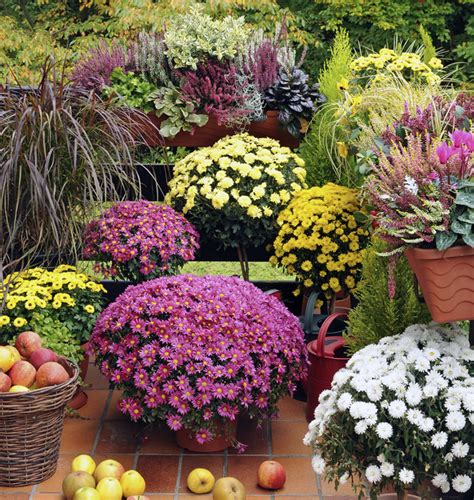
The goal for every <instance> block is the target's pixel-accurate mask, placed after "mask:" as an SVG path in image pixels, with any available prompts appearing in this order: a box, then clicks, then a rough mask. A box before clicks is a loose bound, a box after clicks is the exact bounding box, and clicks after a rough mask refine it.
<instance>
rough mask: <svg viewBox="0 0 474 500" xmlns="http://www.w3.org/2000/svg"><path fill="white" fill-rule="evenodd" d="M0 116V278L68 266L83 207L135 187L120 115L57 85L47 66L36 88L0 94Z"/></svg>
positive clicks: (125, 120) (126, 123) (131, 138)
mask: <svg viewBox="0 0 474 500" xmlns="http://www.w3.org/2000/svg"><path fill="white" fill-rule="evenodd" d="M17 90H18V89H17ZM0 109H1V110H2V112H1V114H0V130H2V134H1V136H0V157H1V168H0V172H1V173H0V224H1V226H0V279H3V277H4V276H5V275H6V274H9V273H11V272H12V271H14V270H16V269H20V268H25V267H31V264H32V262H34V265H36V266H41V265H43V263H48V264H49V265H53V267H54V263H56V265H57V264H59V263H61V262H65V261H66V262H67V261H74V260H75V259H74V257H75V256H77V254H78V253H79V249H78V247H79V245H80V242H81V237H80V235H81V234H82V228H83V224H84V222H85V220H87V217H88V214H89V210H90V206H91V203H93V202H99V203H101V202H103V201H105V200H113V199H119V192H123V189H127V190H131V189H133V188H134V187H135V172H134V168H133V151H134V148H135V146H136V144H137V141H136V134H134V133H132V130H133V128H134V124H133V122H131V120H130V118H129V117H128V116H127V115H126V114H125V113H124V112H123V111H120V110H118V109H117V108H116V107H113V108H112V107H111V106H110V105H108V104H107V103H105V102H104V101H102V99H101V98H100V97H99V96H97V95H93V94H90V93H89V92H86V91H84V90H80V89H77V88H72V87H71V86H69V85H65V84H64V79H63V78H61V75H58V74H57V73H56V72H55V68H54V67H51V66H50V65H46V66H45V69H44V72H43V78H42V80H41V83H40V85H39V86H38V87H37V88H36V89H34V90H30V91H28V92H21V91H17V92H13V91H10V90H9V89H8V88H7V89H6V90H5V92H2V93H1V94H0ZM111 179H115V180H116V182H111Z"/></svg>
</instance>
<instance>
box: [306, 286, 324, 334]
mask: <svg viewBox="0 0 474 500" xmlns="http://www.w3.org/2000/svg"><path fill="white" fill-rule="evenodd" d="M320 293H321V292H316V291H314V290H313V291H312V292H311V293H310V294H309V297H308V302H307V303H306V309H305V311H304V322H303V331H304V333H305V334H306V335H310V334H311V332H312V331H313V320H314V308H315V306H316V301H317V300H318V297H319V295H320Z"/></svg>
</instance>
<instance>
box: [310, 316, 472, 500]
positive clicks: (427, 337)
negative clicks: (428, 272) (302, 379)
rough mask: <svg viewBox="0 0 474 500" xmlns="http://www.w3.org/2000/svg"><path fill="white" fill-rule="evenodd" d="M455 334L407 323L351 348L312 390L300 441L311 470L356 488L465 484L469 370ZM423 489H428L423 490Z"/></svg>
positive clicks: (463, 488)
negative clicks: (309, 453) (326, 385)
mask: <svg viewBox="0 0 474 500" xmlns="http://www.w3.org/2000/svg"><path fill="white" fill-rule="evenodd" d="M473 361H474V350H472V349H470V347H469V342H468V339H467V336H466V335H465V333H464V332H463V331H462V330H461V329H460V328H459V327H458V326H457V325H455V324H454V323H453V324H452V325H450V326H446V327H443V326H441V325H436V324H432V325H411V326H409V327H408V328H407V329H406V330H405V331H404V332H403V333H402V334H400V335H396V336H393V337H385V338H383V339H381V340H380V341H379V342H377V343H376V344H372V345H368V346H367V347H365V348H364V349H362V350H360V351H358V352H357V353H356V354H354V356H352V358H351V359H350V361H349V362H348V363H347V367H346V368H343V369H342V370H339V371H338V372H337V373H336V374H335V376H334V379H333V382H332V386H331V389H330V390H328V391H324V392H322V393H321V395H320V398H319V406H318V407H317V408H316V410H315V412H314V420H313V421H312V422H311V423H310V424H309V430H308V433H307V434H306V436H305V438H304V443H305V444H306V445H308V446H311V447H312V449H313V453H314V456H313V460H312V465H313V469H314V470H315V472H316V473H318V474H322V473H325V475H326V477H327V479H328V480H329V481H334V482H335V484H336V488H338V487H339V485H340V484H343V483H345V482H347V481H349V480H350V481H351V483H352V486H353V488H354V490H355V491H356V492H357V493H360V496H363V495H364V494H365V495H369V496H370V498H371V499H374V500H375V499H377V498H379V496H378V495H380V494H381V493H382V492H383V490H384V488H386V487H387V486H389V485H390V486H391V487H394V488H395V490H396V492H397V493H398V494H399V495H400V494H402V493H403V492H404V491H406V490H411V491H416V490H417V488H418V487H420V486H422V485H424V484H426V482H430V483H431V484H432V485H433V486H434V487H435V488H439V489H440V490H441V491H439V493H438V494H436V495H434V496H435V497H436V498H439V497H441V492H442V493H448V492H449V491H452V490H454V492H456V493H466V492H467V491H468V490H469V488H470V487H471V485H472V481H471V474H472V461H471V458H472V450H473V447H474V435H473V433H472V424H473V423H474V391H473V389H474V377H473V376H472V363H473ZM430 496H431V495H430Z"/></svg>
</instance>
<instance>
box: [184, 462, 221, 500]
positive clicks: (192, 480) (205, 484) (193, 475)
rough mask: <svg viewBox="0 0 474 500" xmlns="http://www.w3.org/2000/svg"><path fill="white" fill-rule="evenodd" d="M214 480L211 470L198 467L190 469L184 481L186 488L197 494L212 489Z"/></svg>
mask: <svg viewBox="0 0 474 500" xmlns="http://www.w3.org/2000/svg"><path fill="white" fill-rule="evenodd" d="M215 482H216V480H215V478H214V476H213V475H212V472H211V471H208V470H207V469H200V468H198V469H194V470H192V471H191V472H190V473H189V475H188V479H187V481H186V483H187V485H188V488H189V489H190V490H191V491H192V492H193V493H197V494H198V495H201V494H202V493H209V492H210V491H212V488H214V483H215Z"/></svg>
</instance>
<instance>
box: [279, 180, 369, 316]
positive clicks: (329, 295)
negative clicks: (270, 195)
mask: <svg viewBox="0 0 474 500" xmlns="http://www.w3.org/2000/svg"><path fill="white" fill-rule="evenodd" d="M357 196H358V192H357V190H355V189H350V188H348V187H344V186H338V185H336V184H332V183H329V184H326V185H325V186H322V187H313V188H311V189H304V190H302V191H299V192H298V193H296V194H295V195H294V197H293V199H292V200H291V201H290V203H289V204H288V206H287V207H286V208H284V209H283V210H282V211H281V212H280V215H279V216H278V220H277V224H278V228H279V229H278V234H277V237H276V239H275V241H274V243H273V248H274V251H275V254H274V255H273V256H272V257H271V258H270V262H271V263H272V264H273V265H276V266H281V267H283V268H284V269H285V271H286V272H288V273H289V274H294V275H296V276H297V278H298V280H299V281H300V283H301V285H302V288H303V289H304V290H305V291H306V293H308V292H310V291H311V290H313V289H317V290H321V291H322V292H323V293H324V295H325V296H326V299H328V300H329V301H330V303H331V307H330V308H329V309H330V312H333V310H334V304H335V300H336V295H337V294H338V293H340V292H343V291H345V292H351V291H352V290H353V289H354V288H355V287H356V285H357V279H358V276H359V273H360V267H361V262H362V258H363V255H364V248H365V246H366V245H367V243H368V237H369V232H368V230H367V228H366V227H365V225H364V224H363V223H361V222H360V221H359V219H358V217H357V213H358V212H359V211H360V210H361V206H360V203H359V200H358V197H357Z"/></svg>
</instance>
